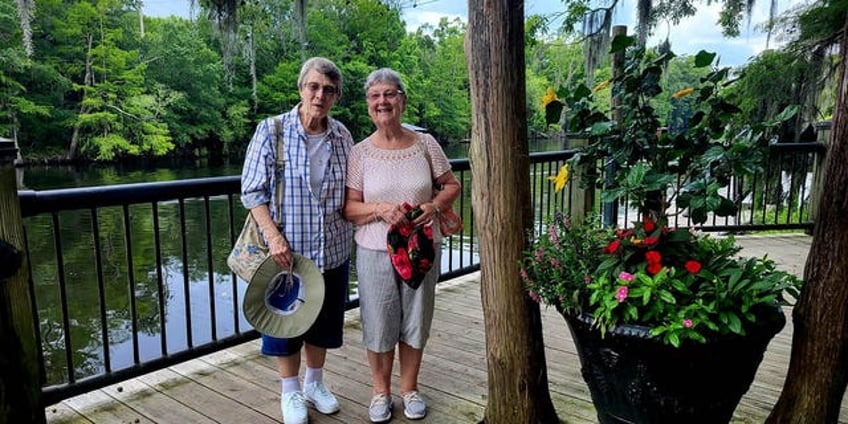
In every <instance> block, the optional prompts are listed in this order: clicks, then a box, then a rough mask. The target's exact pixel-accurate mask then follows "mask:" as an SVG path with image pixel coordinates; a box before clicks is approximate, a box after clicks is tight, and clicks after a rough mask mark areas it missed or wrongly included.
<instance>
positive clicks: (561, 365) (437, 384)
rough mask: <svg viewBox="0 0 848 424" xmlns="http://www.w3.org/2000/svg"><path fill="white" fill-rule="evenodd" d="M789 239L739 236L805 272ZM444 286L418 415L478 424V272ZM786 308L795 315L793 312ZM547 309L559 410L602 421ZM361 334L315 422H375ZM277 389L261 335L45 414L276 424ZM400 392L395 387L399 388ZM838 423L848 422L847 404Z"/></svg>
mask: <svg viewBox="0 0 848 424" xmlns="http://www.w3.org/2000/svg"><path fill="white" fill-rule="evenodd" d="M783 239H784V238H773V239H768V238H766V239H753V241H751V242H747V244H746V242H743V241H742V240H740V243H742V244H743V245H745V246H746V247H745V249H743V252H742V253H743V254H747V255H752V256H761V255H762V254H763V253H769V256H770V257H774V258H775V259H778V258H777V257H775V255H777V256H781V255H783V256H782V258H783V260H782V262H781V266H782V267H784V268H786V269H788V270H791V271H793V272H799V270H802V269H803V261H804V260H805V259H806V253H807V251H808V250H809V241H810V240H809V237H806V238H804V237H803V236H802V237H801V238H800V239H798V238H793V239H789V240H783ZM799 240H800V242H799ZM781 243H782V244H781ZM780 246H784V247H786V249H787V251H783V250H781V249H780ZM805 249H806V250H805ZM778 260H780V259H778ZM798 262H800V263H801V265H800V266H799V265H798ZM792 268H795V269H792ZM438 292H439V294H438V296H437V300H436V313H435V318H434V322H433V330H432V334H431V339H430V342H429V344H428V346H427V348H426V350H425V356H424V363H423V366H422V370H421V376H420V388H421V392H422V395H423V396H424V397H425V398H426V399H427V400H428V405H429V407H430V410H429V414H428V415H427V417H426V418H425V419H424V420H421V421H417V422H423V423H476V422H478V421H479V420H480V419H481V418H482V416H483V411H484V408H485V404H486V395H487V385H486V381H487V374H486V357H485V353H484V352H485V337H484V326H483V313H482V310H481V307H480V291H479V274H478V273H475V274H472V275H469V276H465V277H462V278H459V279H456V280H452V281H449V282H445V283H443V284H441V285H440V286H439V291H438ZM786 313H787V317H789V313H790V311H786ZM543 316H544V318H543V319H544V337H545V344H546V346H547V349H546V356H547V362H548V377H549V380H550V392H551V396H552V398H553V401H554V404H555V406H556V409H557V412H558V414H559V417H560V419H561V420H562V422H564V423H578V424H579V423H595V422H597V418H596V416H595V412H594V408H593V406H592V403H591V399H590V397H589V392H588V389H587V388H586V385H585V383H584V382H583V380H582V378H581V376H580V364H579V360H578V358H577V356H576V353H575V349H574V345H573V342H572V340H571V335H570V334H569V332H568V328H567V327H566V325H565V322H564V320H563V319H562V317H561V316H559V314H558V313H557V312H556V310H555V309H553V308H543ZM791 334H792V325H791V320H787V326H786V327H785V328H784V330H783V331H782V332H781V333H780V334H778V336H777V337H775V338H774V340H772V342H771V344H770V345H769V348H768V351H767V352H766V355H765V359H764V361H763V363H762V365H761V366H760V368H759V371H758V373H757V376H756V379H755V381H754V383H753V385H752V386H751V389H750V390H749V391H748V393H747V394H746V395H745V397H744V398H743V399H742V401H741V403H740V405H739V407H738V408H737V410H736V412H735V414H734V418H733V420H732V422H733V423H734V424H742V423H751V424H754V423H762V422H763V421H764V419H765V417H766V416H767V415H768V413H769V411H770V410H771V408H772V406H773V405H774V403H775V402H776V400H777V397H778V396H779V394H780V390H781V387H782V385H783V380H784V378H785V375H786V369H787V367H788V365H787V364H788V358H789V351H790V345H791ZM361 336H362V334H361V331H360V328H359V320H358V311H357V310H353V311H349V312H348V319H347V327H346V331H345V346H344V347H343V348H341V349H337V350H331V351H330V352H329V355H328V358H327V365H326V368H325V382H326V383H327V385H328V386H329V387H330V389H331V390H332V391H333V392H335V393H336V395H337V397H338V398H339V402H340V403H341V411H340V412H339V413H337V414H335V415H331V416H325V415H321V414H319V413H317V412H316V411H314V410H312V409H310V411H309V417H310V422H311V423H319V424H320V423H339V422H342V423H361V422H368V415H367V410H366V408H367V404H368V401H369V399H370V391H371V388H370V387H371V386H370V371H369V368H368V363H367V361H366V355H365V351H364V349H363V348H362V347H361V343H360V342H361ZM394 380H395V382H396V381H397V366H395V378H394ZM279 390H280V383H279V379H278V378H277V377H276V371H275V364H274V361H273V360H272V359H270V358H267V357H263V356H261V355H260V354H259V342H258V341H254V342H250V343H245V344H243V345H239V346H236V347H234V348H231V349H228V350H226V351H222V352H217V353H214V354H211V355H207V356H205V357H203V358H200V359H198V360H194V361H189V362H186V363H183V364H180V365H177V366H173V367H170V368H168V369H165V370H161V371H157V372H154V373H151V374H147V375H145V376H142V377H140V378H137V379H134V380H130V381H126V382H123V383H120V384H116V385H113V386H109V387H106V388H104V389H101V390H96V391H93V392H90V393H87V394H84V395H81V396H78V397H75V398H71V399H68V400H66V401H64V402H61V403H59V404H56V405H52V406H50V407H48V408H47V410H46V416H47V420H48V422H49V423H55V424H58V423H180V424H181V423H279V422H281V421H282V420H281V417H280V408H279ZM393 391H394V392H395V393H398V391H399V390H398V388H397V386H396V385H395V387H394V388H393ZM394 408H395V412H394V420H393V421H392V422H398V423H403V422H408V420H406V419H405V418H404V417H403V413H402V405H401V404H400V401H399V399H397V398H395V403H394ZM839 422H840V423H848V402H846V401H843V403H842V412H841V415H840V420H839Z"/></svg>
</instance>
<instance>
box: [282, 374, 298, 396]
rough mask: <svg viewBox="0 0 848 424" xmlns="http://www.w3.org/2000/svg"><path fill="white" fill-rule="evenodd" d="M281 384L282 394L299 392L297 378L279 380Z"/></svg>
mask: <svg viewBox="0 0 848 424" xmlns="http://www.w3.org/2000/svg"><path fill="white" fill-rule="evenodd" d="M281 380H282V382H283V388H282V390H283V393H291V392H299V391H300V379H299V378H298V377H297V376H294V377H283V378H281Z"/></svg>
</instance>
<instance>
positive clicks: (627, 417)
mask: <svg viewBox="0 0 848 424" xmlns="http://www.w3.org/2000/svg"><path fill="white" fill-rule="evenodd" d="M562 315H563V317H565V320H566V322H567V323H568V327H569V329H570V330H571V334H572V336H573V338H574V342H575V344H576V346H577V351H578V354H579V356H580V363H581V366H582V368H581V372H582V374H583V379H584V380H585V381H586V384H587V385H588V386H589V391H590V392H591V395H592V402H593V403H594V405H595V409H596V410H597V412H598V420H599V421H600V423H601V424H620V423H646V424H647V423H650V424H663V423H687V424H691V423H704V424H707V423H709V424H720V423H728V422H729V421H730V419H731V417H732V416H733V411H734V410H735V409H736V406H737V404H738V403H739V400H740V399H741V398H742V396H743V395H744V394H745V392H747V391H748V388H749V387H750V386H751V383H752V382H753V381H754V375H755V374H756V372H757V368H758V367H759V365H760V362H761V361H762V360H763V353H764V352H765V350H766V347H767V346H768V343H769V341H770V340H771V339H772V338H773V337H774V336H775V334H777V333H778V332H779V331H780V330H781V329H782V328H783V326H784V325H785V323H786V318H785V317H784V315H783V312H782V311H781V310H780V308H769V309H765V310H763V312H762V313H761V314H759V315H758V317H759V319H758V320H757V323H756V324H754V325H751V326H750V327H746V332H747V335H746V336H745V337H740V336H735V335H734V336H727V337H724V338H723V339H720V340H716V341H714V342H710V343H706V344H701V343H688V342H687V343H684V344H683V345H681V347H679V348H675V347H674V346H671V345H666V344H664V343H663V342H662V341H661V340H659V339H657V338H654V337H651V336H650V335H649V330H648V328H647V327H643V326H638V325H619V326H617V327H616V328H614V329H613V330H611V331H608V332H607V333H606V335H605V336H604V337H603V338H601V333H600V331H599V330H597V329H596V328H593V327H592V316H591V315H589V314H582V315H574V314H567V313H563V314H562Z"/></svg>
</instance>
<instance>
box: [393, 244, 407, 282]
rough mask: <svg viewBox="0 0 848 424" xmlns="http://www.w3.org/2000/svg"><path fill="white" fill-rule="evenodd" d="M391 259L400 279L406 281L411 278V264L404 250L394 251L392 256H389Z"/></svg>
mask: <svg viewBox="0 0 848 424" xmlns="http://www.w3.org/2000/svg"><path fill="white" fill-rule="evenodd" d="M389 256H390V257H391V259H392V263H393V264H394V265H395V270H397V272H398V275H400V278H403V279H404V280H408V279H410V278H412V263H410V261H409V254H408V253H407V251H406V248H403V247H401V248H398V249H397V250H396V251H395V254H394V255H389Z"/></svg>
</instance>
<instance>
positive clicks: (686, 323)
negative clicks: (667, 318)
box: [683, 318, 692, 328]
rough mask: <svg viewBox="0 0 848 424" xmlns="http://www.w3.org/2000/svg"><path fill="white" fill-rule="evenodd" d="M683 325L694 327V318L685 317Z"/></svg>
mask: <svg viewBox="0 0 848 424" xmlns="http://www.w3.org/2000/svg"><path fill="white" fill-rule="evenodd" d="M683 326H684V327H686V328H692V320H691V319H689V318H686V319H684V320H683Z"/></svg>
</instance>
